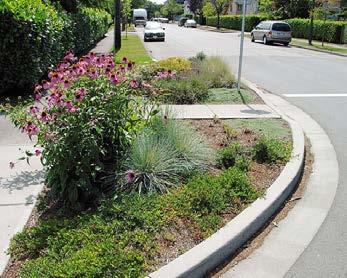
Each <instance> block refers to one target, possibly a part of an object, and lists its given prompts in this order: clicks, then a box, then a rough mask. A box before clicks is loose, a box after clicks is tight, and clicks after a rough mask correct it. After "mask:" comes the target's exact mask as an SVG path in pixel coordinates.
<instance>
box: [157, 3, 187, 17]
mask: <svg viewBox="0 0 347 278" xmlns="http://www.w3.org/2000/svg"><path fill="white" fill-rule="evenodd" d="M160 12H161V14H162V15H163V16H164V17H167V18H169V19H170V20H172V19H173V18H174V17H175V16H176V15H180V14H182V13H183V5H182V4H178V3H177V2H176V1H175V0H168V1H166V2H165V4H164V5H163V6H162V7H161V9H160Z"/></svg>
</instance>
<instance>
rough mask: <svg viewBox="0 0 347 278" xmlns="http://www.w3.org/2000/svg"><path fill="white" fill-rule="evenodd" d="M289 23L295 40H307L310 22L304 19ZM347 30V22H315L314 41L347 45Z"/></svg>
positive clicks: (293, 20) (289, 21) (289, 20)
mask: <svg viewBox="0 0 347 278" xmlns="http://www.w3.org/2000/svg"><path fill="white" fill-rule="evenodd" d="M287 22H288V23H289V24H290V25H291V27H292V35H293V37H295V38H305V39H307V38H308V36H309V32H310V31H309V30H310V20H309V19H303V18H292V19H288V20H287ZM346 29H347V22H344V21H330V20H328V21H324V20H315V21H314V22H313V39H314V40H319V41H321V40H322V38H324V40H325V41H328V42H333V43H346V42H347V40H346V38H344V32H345V30H346Z"/></svg>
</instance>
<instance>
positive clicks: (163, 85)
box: [156, 76, 208, 104]
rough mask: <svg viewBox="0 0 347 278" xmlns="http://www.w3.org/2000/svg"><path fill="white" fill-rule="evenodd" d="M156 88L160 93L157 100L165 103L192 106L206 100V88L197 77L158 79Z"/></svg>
mask: <svg viewBox="0 0 347 278" xmlns="http://www.w3.org/2000/svg"><path fill="white" fill-rule="evenodd" d="M156 86H157V87H158V88H160V89H161V91H162V93H161V94H160V95H159V99H160V100H162V101H163V102H165V103H175V104H193V103H197V102H204V101H205V100H206V99H207V98H208V86H207V85H206V82H205V81H204V80H202V79H201V78H199V77H198V76H190V77H189V78H186V79H160V80H158V81H156Z"/></svg>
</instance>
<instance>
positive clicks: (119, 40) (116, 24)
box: [114, 0, 122, 52]
mask: <svg viewBox="0 0 347 278" xmlns="http://www.w3.org/2000/svg"><path fill="white" fill-rule="evenodd" d="M120 18H121V11H120V0H115V1H114V51H115V52H116V51H117V50H119V49H120V48H121V43H122V38H121V28H120Z"/></svg>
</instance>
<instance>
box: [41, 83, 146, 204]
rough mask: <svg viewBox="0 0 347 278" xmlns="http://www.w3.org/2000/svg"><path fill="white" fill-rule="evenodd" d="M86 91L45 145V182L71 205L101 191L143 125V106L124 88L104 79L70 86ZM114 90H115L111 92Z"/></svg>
mask: <svg viewBox="0 0 347 278" xmlns="http://www.w3.org/2000/svg"><path fill="white" fill-rule="evenodd" d="M76 88H86V89H87V90H88V94H87V95H86V97H85V99H84V100H83V102H81V103H80V110H79V112H78V113H64V114H62V115H61V116H60V117H59V118H58V119H57V121H56V122H55V123H54V126H51V128H53V130H51V131H50V132H51V133H53V134H57V135H59V137H58V138H57V139H58V140H54V143H50V142H48V143H46V144H45V145H44V161H43V162H44V164H45V165H47V166H49V167H48V172H47V177H46V183H47V186H48V187H50V188H51V189H52V190H51V193H52V194H53V195H54V196H55V197H57V198H61V199H62V200H64V201H65V202H66V203H68V204H73V205H76V204H77V205H78V204H83V203H85V202H88V201H90V200H93V199H94V198H95V197H96V196H98V195H99V194H100V193H101V192H102V191H103V188H102V184H101V183H100V177H101V176H102V175H103V173H105V171H106V172H107V170H108V167H110V165H119V164H120V163H119V160H120V159H122V158H123V156H124V155H125V152H126V150H127V148H128V147H129V145H130V139H131V135H132V134H134V133H135V132H136V131H137V128H139V127H141V125H142V123H141V121H140V119H141V114H140V113H141V112H140V109H141V108H140V107H141V106H142V105H139V104H138V103H136V101H135V100H134V99H132V98H131V97H129V94H128V91H127V89H126V87H123V86H118V87H116V88H114V87H113V86H112V85H111V84H110V82H109V81H108V80H107V79H105V78H104V77H100V78H98V79H96V80H92V79H88V80H87V79H81V80H79V81H78V82H75V84H74V86H73V87H72V88H71V91H72V92H73V91H74V90H76ZM113 92H116V93H113Z"/></svg>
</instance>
